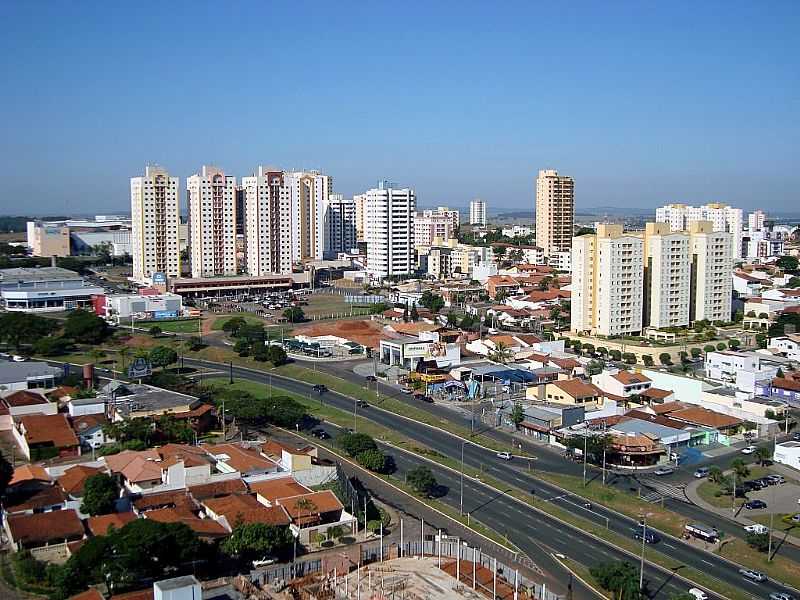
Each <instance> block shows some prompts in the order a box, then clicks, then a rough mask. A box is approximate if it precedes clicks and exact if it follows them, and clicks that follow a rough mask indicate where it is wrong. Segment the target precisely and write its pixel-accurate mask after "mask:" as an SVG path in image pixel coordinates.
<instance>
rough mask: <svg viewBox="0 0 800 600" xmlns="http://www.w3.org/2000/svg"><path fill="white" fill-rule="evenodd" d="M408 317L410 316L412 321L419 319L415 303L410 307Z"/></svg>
mask: <svg viewBox="0 0 800 600" xmlns="http://www.w3.org/2000/svg"><path fill="white" fill-rule="evenodd" d="M409 317H410V319H411V321H412V322H414V323H416V322H417V321H419V312H418V311H417V305H416V304H414V305H413V306H412V307H411V314H410V315H409Z"/></svg>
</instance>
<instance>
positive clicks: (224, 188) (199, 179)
mask: <svg viewBox="0 0 800 600" xmlns="http://www.w3.org/2000/svg"><path fill="white" fill-rule="evenodd" d="M186 191H187V195H188V200H189V238H190V239H189V245H190V248H191V257H192V277H216V276H222V275H236V178H235V177H233V176H230V175H225V173H224V172H223V171H222V170H221V169H218V168H217V167H210V166H206V165H203V167H202V169H201V171H200V173H196V174H194V175H192V176H191V177H189V178H188V179H187V180H186Z"/></svg>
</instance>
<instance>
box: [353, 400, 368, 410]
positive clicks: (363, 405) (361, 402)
mask: <svg viewBox="0 0 800 600" xmlns="http://www.w3.org/2000/svg"><path fill="white" fill-rule="evenodd" d="M356 404H358V408H369V403H368V402H367V401H366V400H359V401H358V402H356Z"/></svg>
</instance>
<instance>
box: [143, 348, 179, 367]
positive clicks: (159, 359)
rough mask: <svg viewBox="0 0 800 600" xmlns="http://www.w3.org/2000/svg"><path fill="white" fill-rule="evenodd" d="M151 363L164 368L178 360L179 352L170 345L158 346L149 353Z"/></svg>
mask: <svg viewBox="0 0 800 600" xmlns="http://www.w3.org/2000/svg"><path fill="white" fill-rule="evenodd" d="M148 358H149V359H150V364H151V365H153V366H154V367H161V368H162V369H164V368H166V367H168V366H169V365H172V364H175V363H176V362H178V353H177V352H175V350H173V349H172V348H170V347H169V346H156V347H155V348H153V349H152V350H150V352H149V354H148Z"/></svg>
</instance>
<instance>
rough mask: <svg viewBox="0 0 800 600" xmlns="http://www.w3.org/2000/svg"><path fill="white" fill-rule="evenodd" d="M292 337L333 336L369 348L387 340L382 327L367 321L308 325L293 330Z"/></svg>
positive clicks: (374, 322)
mask: <svg viewBox="0 0 800 600" xmlns="http://www.w3.org/2000/svg"><path fill="white" fill-rule="evenodd" d="M292 333H293V334H294V335H308V336H319V335H335V336H337V337H342V338H347V339H348V340H352V341H354V342H357V343H359V344H362V345H364V346H368V347H370V348H377V347H378V345H379V344H380V340H382V339H388V337H389V336H387V335H385V334H384V333H383V325H381V324H380V323H378V322H376V321H370V320H369V319H358V320H346V321H344V320H343V321H330V322H325V323H308V324H305V325H298V326H297V327H295V328H294V330H293V332H292Z"/></svg>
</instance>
